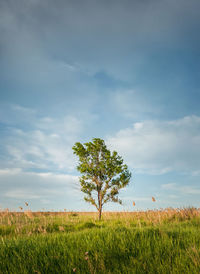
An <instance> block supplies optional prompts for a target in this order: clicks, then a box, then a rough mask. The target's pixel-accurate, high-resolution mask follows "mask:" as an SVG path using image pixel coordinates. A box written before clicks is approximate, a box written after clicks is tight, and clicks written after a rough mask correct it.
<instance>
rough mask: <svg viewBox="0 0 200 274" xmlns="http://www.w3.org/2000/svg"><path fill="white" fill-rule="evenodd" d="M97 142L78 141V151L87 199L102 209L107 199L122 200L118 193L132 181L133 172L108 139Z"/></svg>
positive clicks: (74, 147) (76, 152)
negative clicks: (82, 142) (109, 144)
mask: <svg viewBox="0 0 200 274" xmlns="http://www.w3.org/2000/svg"><path fill="white" fill-rule="evenodd" d="M92 141H93V142H89V143H85V144H81V143H79V142H78V143H75V145H74V146H73V148H72V149H73V150H74V154H76V155H77V156H78V157H79V164H78V166H77V170H78V171H79V172H80V173H82V174H83V175H82V176H81V177H80V178H79V180H80V183H81V191H82V192H84V193H85V197H84V199H85V201H86V202H89V203H91V204H92V205H94V206H95V207H96V209H97V210H98V212H99V220H101V213H102V208H103V205H104V204H105V203H107V202H110V201H112V202H115V203H120V204H122V201H121V200H120V199H119V197H118V194H119V190H120V189H121V188H124V187H125V186H127V185H128V183H129V181H130V178H131V173H130V172H129V171H128V167H127V165H125V164H123V159H122V157H120V156H119V155H118V154H117V152H116V151H113V152H112V153H111V152H110V151H109V150H108V149H107V147H106V145H105V142H104V140H102V139H99V138H94V139H93V140H92Z"/></svg>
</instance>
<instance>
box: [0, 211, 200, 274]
mask: <svg viewBox="0 0 200 274" xmlns="http://www.w3.org/2000/svg"><path fill="white" fill-rule="evenodd" d="M0 235H1V236H0V273H3V274H5V273H9V274H10V273H159V274H160V273H200V209H195V208H187V209H165V210H158V211H146V212H138V211H136V212H117V213H114V212H113V213H112V212H104V213H103V219H102V221H100V222H99V221H98V216H97V214H96V213H81V212H79V213H78V212H57V213H55V212H31V211H30V210H27V211H24V212H9V211H2V212H0Z"/></svg>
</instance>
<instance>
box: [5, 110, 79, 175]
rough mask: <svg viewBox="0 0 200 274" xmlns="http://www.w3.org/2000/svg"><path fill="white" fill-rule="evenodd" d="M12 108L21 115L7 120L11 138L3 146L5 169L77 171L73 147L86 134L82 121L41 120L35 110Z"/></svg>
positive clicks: (66, 117) (46, 118) (72, 117)
mask: <svg viewBox="0 0 200 274" xmlns="http://www.w3.org/2000/svg"><path fill="white" fill-rule="evenodd" d="M12 109H13V112H14V113H17V114H19V115H18V117H15V119H13V120H12V119H10V120H6V119H5V120H4V124H5V126H7V129H6V130H7V135H6V137H5V138H3V141H2V143H1V146H2V147H3V149H4V156H5V157H4V158H3V159H2V166H3V167H5V168H8V167H12V168H21V169H25V170H28V169H29V170H30V169H40V170H41V169H46V170H54V171H56V170H57V171H61V170H62V171H66V170H68V171H70V170H73V169H74V168H75V158H74V157H73V153H72V145H73V144H74V142H75V140H77V138H78V136H79V135H80V133H81V131H82V128H83V124H82V121H80V120H79V119H78V118H76V117H75V116H72V115H67V116H64V117H62V118H61V119H58V118H51V117H41V116H39V115H38V114H37V112H36V111H35V110H32V109H30V110H29V109H28V108H24V107H21V106H18V105H15V106H12ZM14 113H13V116H14ZM27 114H30V115H29V123H28V124H27V120H25V119H24V116H26V115H27ZM38 116H39V117H38ZM17 118H18V119H17ZM11 125H12V126H11Z"/></svg>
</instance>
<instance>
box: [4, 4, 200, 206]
mask: <svg viewBox="0 0 200 274" xmlns="http://www.w3.org/2000/svg"><path fill="white" fill-rule="evenodd" d="M199 28H200V2H199V1H198V0H191V1H186V0H177V1H172V0H163V1H157V0H151V1H147V0H144V1H141V0H140V1H139V0H138V1H128V0H125V1H118V0H115V1H114V0H109V1H94V0H93V1H92V0H86V1H79V0H78V1H64V0H60V1H57V2H56V3H55V1H53V0H48V1H46V0H45V1H38V0H29V1H27V0H26V1H25V0H20V1H18V2H16V1H14V0H7V1H4V0H2V1H1V2H0V206H1V208H6V207H8V208H10V209H17V208H18V207H19V206H23V205H24V202H25V201H28V202H29V204H30V206H31V209H33V210H41V209H45V210H51V209H53V210H62V209H64V208H66V209H67V210H94V208H93V207H92V206H90V205H89V204H87V203H85V202H84V201H83V195H82V193H81V192H80V187H79V183H78V176H79V174H78V173H77V171H76V164H77V159H76V158H75V156H74V155H73V152H72V149H71V148H72V146H73V144H74V143H75V142H77V141H80V142H87V141H90V140H91V139H92V138H93V137H100V138H103V139H104V140H105V142H106V144H107V146H108V148H109V149H111V150H117V151H118V152H119V154H120V155H121V156H122V157H123V158H124V162H125V163H127V164H128V166H129V169H130V171H131V172H132V180H131V182H130V185H129V186H128V187H127V189H125V190H122V191H121V195H120V196H121V198H122V200H123V201H124V204H123V206H120V205H116V204H112V203H110V204H107V205H106V207H105V210H133V209H134V210H135V209H148V208H149V209H151V208H165V207H186V206H195V207H200V200H199V196H200V107H199V103H200V37H199ZM152 196H154V197H155V198H156V202H155V203H153V202H152V200H151V197H152ZM133 201H135V203H136V207H134V208H133V207H132V202H133Z"/></svg>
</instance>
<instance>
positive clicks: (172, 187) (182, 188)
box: [162, 183, 200, 196]
mask: <svg viewBox="0 0 200 274" xmlns="http://www.w3.org/2000/svg"><path fill="white" fill-rule="evenodd" d="M162 188H163V189H164V190H168V191H173V192H174V191H175V192H176V194H177V193H179V194H184V195H187V194H189V195H199V194H200V188H199V187H196V186H194V185H181V184H176V183H169V184H163V185H162ZM173 195H174V194H173ZM173 195H171V196H173ZM175 196H176V195H175Z"/></svg>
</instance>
